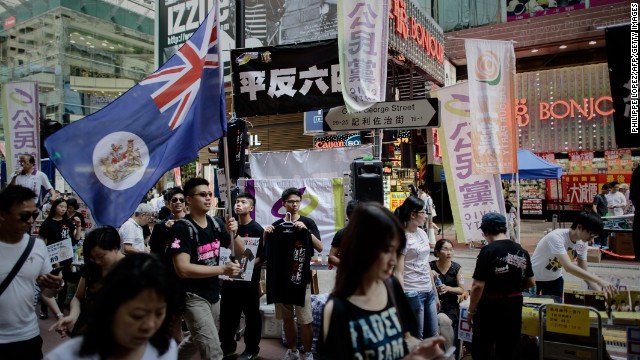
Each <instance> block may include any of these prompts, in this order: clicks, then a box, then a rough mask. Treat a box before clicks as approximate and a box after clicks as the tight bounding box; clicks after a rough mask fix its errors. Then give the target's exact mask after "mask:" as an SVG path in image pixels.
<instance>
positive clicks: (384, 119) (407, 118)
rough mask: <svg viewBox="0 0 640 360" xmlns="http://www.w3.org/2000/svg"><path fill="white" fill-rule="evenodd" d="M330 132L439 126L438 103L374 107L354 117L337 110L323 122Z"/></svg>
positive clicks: (427, 102)
mask: <svg viewBox="0 0 640 360" xmlns="http://www.w3.org/2000/svg"><path fill="white" fill-rule="evenodd" d="M326 122H327V125H328V126H329V128H330V129H331V131H346V130H370V129H417V128H425V127H426V128H435V127H438V126H439V114H438V99H421V100H408V101H396V102H384V103H377V104H375V105H373V106H372V107H370V108H368V109H366V110H363V111H360V112H355V113H349V112H347V108H346V107H344V106H339V107H335V108H332V109H331V110H329V113H328V114H327V118H326Z"/></svg>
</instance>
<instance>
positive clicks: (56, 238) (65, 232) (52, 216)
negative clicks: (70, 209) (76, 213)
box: [38, 197, 81, 319]
mask: <svg viewBox="0 0 640 360" xmlns="http://www.w3.org/2000/svg"><path fill="white" fill-rule="evenodd" d="M80 227H81V222H80V219H78V217H75V218H74V221H72V220H70V219H69V218H68V217H67V202H66V200H65V199H63V198H62V197H59V198H57V199H55V200H54V201H53V203H52V204H51V211H49V215H47V218H46V219H45V220H44V221H43V222H42V225H40V231H39V232H38V236H39V237H40V238H41V239H42V240H43V241H44V243H45V244H46V245H47V246H50V245H53V244H57V243H60V242H65V241H69V243H68V245H69V246H70V248H69V249H68V250H72V247H73V246H74V245H77V244H78V240H80V235H81V231H80ZM71 255H72V253H71V251H69V256H71ZM72 262H73V259H71V258H69V259H65V260H63V261H57V262H55V263H54V264H53V267H54V268H62V270H61V271H62V279H63V280H64V286H63V287H62V289H60V291H59V292H58V307H59V308H60V309H64V306H65V303H66V300H67V289H68V283H69V281H70V280H71V278H72V276H73V275H72V271H71V263H72ZM40 306H41V308H40V319H48V318H49V315H48V313H47V305H46V304H45V303H44V302H41V304H40ZM56 313H57V314H59V313H60V311H57V312H56Z"/></svg>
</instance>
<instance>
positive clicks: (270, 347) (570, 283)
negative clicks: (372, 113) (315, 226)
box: [38, 220, 640, 360]
mask: <svg viewBox="0 0 640 360" xmlns="http://www.w3.org/2000/svg"><path fill="white" fill-rule="evenodd" d="M521 224H522V227H521V244H522V246H523V247H524V248H525V249H526V250H527V251H529V253H530V254H533V250H534V249H535V246H536V244H537V242H538V241H539V240H540V239H541V238H542V237H543V236H544V235H545V233H546V232H547V231H550V230H551V228H552V224H551V223H549V222H545V221H540V220H522V222H521ZM438 225H440V224H438ZM564 225H565V227H568V226H570V225H571V224H566V223H565V224H564ZM437 238H438V239H440V238H445V239H449V240H452V241H453V242H454V243H455V232H454V230H453V226H452V224H445V225H444V227H443V233H442V234H441V235H438V236H437ZM454 248H455V253H454V261H456V262H458V263H460V265H462V269H463V271H464V277H465V287H466V288H468V289H470V288H471V282H472V279H471V276H472V275H473V270H474V268H475V263H476V257H477V255H478V253H479V251H480V250H479V249H471V248H469V246H467V245H465V244H458V243H455V245H454ZM638 265H639V264H638V263H637V262H633V261H627V260H615V259H610V258H603V259H602V262H600V263H589V270H590V271H591V272H593V273H594V274H596V275H598V276H600V277H602V278H605V279H607V280H609V281H611V282H612V283H614V284H615V283H616V282H618V283H619V285H621V286H626V287H627V289H628V290H640V266H638ZM334 276H335V272H334V270H319V271H318V283H319V288H320V292H321V293H328V292H331V289H332V288H333V285H334ZM565 288H567V289H586V284H585V283H584V281H582V280H580V279H578V278H576V277H575V276H573V275H571V274H567V273H566V272H565ZM263 301H264V298H263ZM38 308H39V307H38ZM66 312H68V310H66V311H65V313H66ZM39 322H40V331H41V335H42V338H43V340H44V345H43V352H44V353H45V354H46V353H47V352H49V351H50V350H51V349H53V348H54V347H55V346H56V345H58V344H59V343H60V342H61V341H64V340H62V339H60V336H59V335H58V334H57V333H55V332H48V331H47V329H48V327H49V326H51V325H52V324H53V323H54V320H53V319H51V318H50V319H48V320H39ZM260 347H261V351H260V355H261V358H262V359H265V360H276V359H280V358H281V357H282V355H283V354H284V352H285V351H286V349H285V348H284V346H282V344H281V343H280V340H279V339H263V340H262V341H261V343H260ZM243 348H244V344H243V343H242V340H241V341H240V342H239V343H238V353H240V352H242V350H243Z"/></svg>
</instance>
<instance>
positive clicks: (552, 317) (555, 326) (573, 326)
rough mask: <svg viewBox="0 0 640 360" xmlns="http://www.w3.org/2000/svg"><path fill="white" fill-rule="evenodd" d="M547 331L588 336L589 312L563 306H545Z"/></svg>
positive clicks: (583, 309)
mask: <svg viewBox="0 0 640 360" xmlns="http://www.w3.org/2000/svg"><path fill="white" fill-rule="evenodd" d="M546 325H547V331H552V332H555V333H560V334H569V335H578V336H589V326H590V325H589V310H588V309H585V308H578V307H573V306H565V305H548V306H547V322H546Z"/></svg>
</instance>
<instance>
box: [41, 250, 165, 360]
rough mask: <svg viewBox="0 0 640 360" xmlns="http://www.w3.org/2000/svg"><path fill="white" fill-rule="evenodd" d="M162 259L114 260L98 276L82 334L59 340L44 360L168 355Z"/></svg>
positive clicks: (161, 358) (159, 359)
mask: <svg viewBox="0 0 640 360" xmlns="http://www.w3.org/2000/svg"><path fill="white" fill-rule="evenodd" d="M170 279H171V278H170V277H169V276H168V275H167V269H166V268H165V266H164V263H163V262H162V261H161V260H160V259H158V258H157V257H156V256H155V255H150V254H145V253H138V254H132V255H130V256H127V257H125V258H124V259H122V260H120V261H118V263H117V265H116V266H115V267H114V268H113V269H112V270H111V271H109V273H108V274H107V275H106V276H105V278H104V280H103V284H104V285H103V287H102V289H101V290H100V292H99V293H98V296H97V297H96V303H95V306H94V307H93V309H92V312H91V316H90V319H91V321H90V322H88V324H87V328H86V331H85V333H84V335H82V336H79V337H76V338H73V339H71V340H68V341H65V342H63V343H62V344H60V345H59V346H58V347H56V348H55V349H53V350H52V351H51V352H50V353H49V354H47V356H46V358H45V359H46V360H85V359H86V360H99V359H122V360H124V359H141V360H173V359H176V357H177V347H176V343H175V341H174V340H173V339H172V338H171V332H170V327H171V320H172V319H173V316H172V315H173V311H174V310H173V309H174V305H175V302H176V300H175V296H176V294H175V288H174V287H173V284H172V283H171V281H170Z"/></svg>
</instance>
